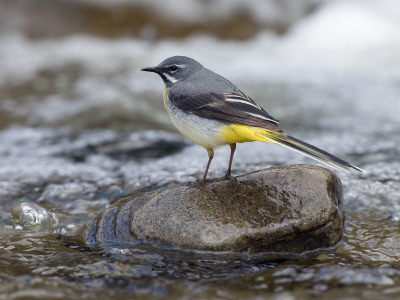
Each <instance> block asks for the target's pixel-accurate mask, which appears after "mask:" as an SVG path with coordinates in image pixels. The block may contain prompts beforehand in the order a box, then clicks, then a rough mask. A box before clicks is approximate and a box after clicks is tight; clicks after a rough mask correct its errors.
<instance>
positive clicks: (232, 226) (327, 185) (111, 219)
mask: <svg viewBox="0 0 400 300" xmlns="http://www.w3.org/2000/svg"><path fill="white" fill-rule="evenodd" d="M236 179H237V183H236V182H234V181H229V180H226V181H219V182H213V183H211V184H210V186H211V187H212V190H211V189H207V188H190V187H188V186H177V187H173V188H168V189H165V190H162V191H157V192H150V193H143V194H139V195H132V196H129V197H126V198H123V199H121V200H119V201H117V202H115V203H114V204H113V205H111V206H110V207H108V208H107V209H106V210H105V211H103V212H102V213H101V214H100V215H99V216H98V217H97V218H95V219H93V220H92V221H90V222H89V223H88V224H87V226H85V227H84V228H82V230H81V231H80V233H79V237H80V238H81V239H83V240H84V241H85V242H86V244H88V245H98V246H102V245H109V244H132V245H139V244H145V245H150V246H153V247H157V248H162V249H183V250H204V251H213V252H214V251H217V252H232V253H246V254H256V253H257V254H260V253H276V254H279V253H282V254H283V253H286V254H288V253H290V254H294V255H298V254H301V253H305V252H309V251H314V250H319V249H324V248H331V247H334V246H335V245H337V244H338V243H339V242H340V241H341V238H342V234H343V221H344V216H343V211H342V198H343V193H342V184H341V182H340V180H339V178H338V177H337V176H336V175H335V174H334V173H332V172H331V171H329V170H327V169H324V168H321V167H317V166H311V165H291V166H283V167H275V168H269V169H265V170H261V171H257V172H253V173H249V174H245V175H241V176H238V177H236ZM278 256H279V255H278Z"/></svg>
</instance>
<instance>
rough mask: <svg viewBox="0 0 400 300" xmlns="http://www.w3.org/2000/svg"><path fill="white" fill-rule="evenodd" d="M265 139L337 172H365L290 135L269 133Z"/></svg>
mask: <svg viewBox="0 0 400 300" xmlns="http://www.w3.org/2000/svg"><path fill="white" fill-rule="evenodd" d="M265 138H267V139H268V140H270V141H271V142H274V143H277V144H279V145H282V146H284V147H287V148H289V149H291V150H294V151H296V152H299V153H301V154H303V155H305V156H308V157H310V158H312V159H315V160H317V161H319V162H321V163H324V164H326V165H328V166H331V167H333V168H335V169H337V170H342V171H349V170H350V169H354V170H357V171H359V172H363V170H362V169H360V168H359V167H356V166H354V165H352V164H350V163H348V162H347V161H344V160H342V159H340V158H338V157H336V156H334V155H332V154H330V153H328V152H326V151H324V150H322V149H319V148H317V147H315V146H313V145H310V144H308V143H306V142H303V141H301V140H299V139H296V138H295V137H292V136H290V135H286V134H284V133H281V132H273V131H268V133H267V134H266V135H265Z"/></svg>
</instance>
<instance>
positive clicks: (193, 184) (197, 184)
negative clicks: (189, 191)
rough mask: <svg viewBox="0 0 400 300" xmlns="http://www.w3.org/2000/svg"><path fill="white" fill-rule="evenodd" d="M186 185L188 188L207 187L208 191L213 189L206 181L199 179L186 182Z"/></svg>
mask: <svg viewBox="0 0 400 300" xmlns="http://www.w3.org/2000/svg"><path fill="white" fill-rule="evenodd" d="M186 186H187V187H190V188H197V189H203V188H205V189H207V190H209V191H212V192H213V189H212V187H211V186H209V185H208V184H207V183H206V182H204V181H200V182H188V184H187V185H186Z"/></svg>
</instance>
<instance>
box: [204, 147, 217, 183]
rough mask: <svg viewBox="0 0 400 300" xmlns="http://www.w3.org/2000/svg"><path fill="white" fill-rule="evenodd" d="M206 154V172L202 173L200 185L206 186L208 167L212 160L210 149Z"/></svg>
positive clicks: (212, 152) (212, 154)
mask: <svg viewBox="0 0 400 300" xmlns="http://www.w3.org/2000/svg"><path fill="white" fill-rule="evenodd" d="M207 152H208V163H207V167H206V170H205V171H204V175H203V180H202V181H201V185H206V180H207V173H208V168H209V167H210V165H211V161H212V159H213V158H214V150H213V149H210V150H209V149H207Z"/></svg>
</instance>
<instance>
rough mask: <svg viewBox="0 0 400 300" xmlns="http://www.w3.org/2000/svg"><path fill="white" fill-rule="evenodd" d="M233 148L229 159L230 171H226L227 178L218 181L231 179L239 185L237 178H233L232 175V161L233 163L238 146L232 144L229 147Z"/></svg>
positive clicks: (223, 177)
mask: <svg viewBox="0 0 400 300" xmlns="http://www.w3.org/2000/svg"><path fill="white" fill-rule="evenodd" d="M229 146H230V147H231V156H230V158H229V166H228V170H227V171H226V174H225V176H222V177H221V178H218V179H217V180H225V179H230V180H234V181H235V182H236V183H237V180H236V178H235V177H233V176H232V173H231V169H232V161H233V155H234V154H235V150H236V144H230V145H229Z"/></svg>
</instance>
